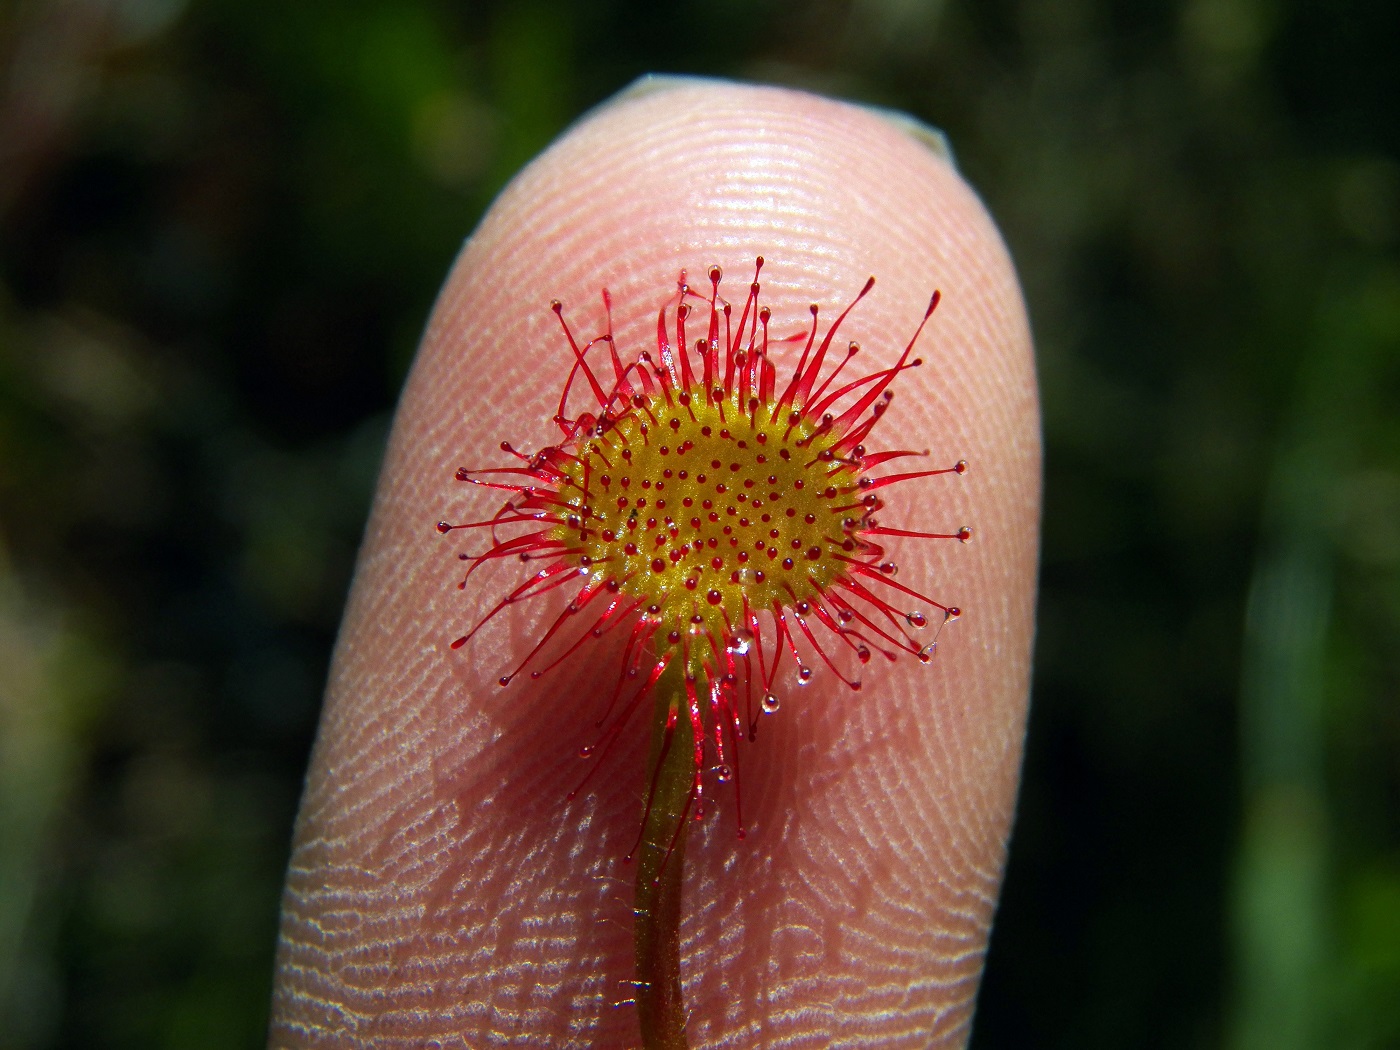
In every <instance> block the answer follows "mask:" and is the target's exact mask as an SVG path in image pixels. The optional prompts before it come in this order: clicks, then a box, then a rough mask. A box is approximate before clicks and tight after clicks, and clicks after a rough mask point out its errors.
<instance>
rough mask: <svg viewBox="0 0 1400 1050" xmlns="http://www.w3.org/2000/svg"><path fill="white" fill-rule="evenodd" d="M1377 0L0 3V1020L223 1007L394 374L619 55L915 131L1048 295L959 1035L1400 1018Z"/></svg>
mask: <svg viewBox="0 0 1400 1050" xmlns="http://www.w3.org/2000/svg"><path fill="white" fill-rule="evenodd" d="M1398 40H1400V5H1395V4H1394V3H1392V2H1391V0H1351V2H1347V3H1306V2H1304V0H1152V2H1146V3H1127V2H1121V0H1120V2H1117V3H1114V2H1110V0H946V2H939V0H929V2H926V3H920V2H918V0H841V2H838V0H818V2H813V3H795V2H784V0H766V2H763V3H740V2H739V0H711V2H710V3H708V4H706V5H702V6H700V7H695V6H694V5H689V6H687V5H679V4H657V3H644V2H642V0H595V2H593V3H590V4H587V5H576V4H571V3H565V2H563V0H555V2H550V0H524V2H518V3H505V2H501V3H492V4H474V3H455V4H454V3H448V2H447V0H393V2H390V0H336V2H331V0H301V2H298V3H296V4H280V3H273V2H271V0H188V2H186V0H5V2H4V3H0V78H2V79H0V1046H4V1047H16V1048H25V1050H29V1048H50V1047H52V1048H58V1047H83V1048H102V1047H142V1048H150V1047H168V1048H186V1047H188V1048H196V1047H198V1048H200V1050H209V1048H215V1050H217V1048H221V1047H230V1048H233V1047H254V1046H258V1045H261V1043H262V1040H263V1031H264V1026H265V1023H266V1010H267V1000H268V989H269V980H270V973H271V952H272V945H273V939H274V931H275V925H276V909H277V897H278V892H279V884H280V878H281V870H282V866H283V864H284V863H285V858H286V850H287V841H288V836H289V832H290V825H291V820H292V816H293V813H294V808H295V804H296V798H297V793H298V790H299V786H300V778H301V774H302V769H303V767H304V763H305V760H306V755H307V749H308V746H309V742H310V737H311V733H312V731H313V728H314V723H315V716H316V706H317V698H318V693H319V690H320V686H321V682H322V679H323V676H324V670H325V664H326V660H327V654H328V651H329V645H330V642H331V639H332V636H333V632H334V630H335V626H336V622H337V617H338V615H339V609H340V604H341V602H342V599H343V595H344V591H345V587H346V583H347V580H348V576H349V571H350V567H351V561H352V558H353V554H354V549H355V545H356V543H357V542H358V538H359V534H360V531H361V529H362V526H363V520H364V516H365V512H366V509H367V506H368V500H369V494H370V491H371V487H372V484H373V479H374V475H375V471H376V469H377V462H378V457H379V453H380V448H381V445H382V442H383V438H384V435H385V432H386V429H387V421H388V416H389V412H390V410H391V407H392V404H393V400H394V396H395V391H396V388H397V386H398V383H399V381H400V379H401V377H402V375H403V373H404V371H405V369H406V367H407V364H408V361H409V359H410V357H411V354H412V351H413V347H414V344H415V342H416V339H417V337H418V334H419V332H420V330H421V328H422V325H423V322H424V319H425V317H426V314H427V310H428V308H429V306H430V304H431V301H432V298H433V295H434V293H435V291H436V289H437V287H438V284H439V283H440V281H441V279H442V276H443V274H444V273H445V272H446V269H447V267H448V265H449V264H450V262H451V260H452V257H453V255H454V253H455V252H456V250H457V248H458V246H459V245H460V243H461V241H462V239H463V237H464V236H465V235H466V234H467V233H468V232H469V231H470V230H471V228H472V226H473V225H474V223H475V221H476V220H477V218H478V217H479V215H480V213H481V211H482V210H483V208H484V207H485V206H486V204H487V203H488V202H489V201H490V199H491V197H492V195H493V194H494V193H495V192H496V191H497V190H498V189H499V187H500V186H501V185H502V184H503V183H504V182H505V180H506V179H507V178H509V176H510V175H511V174H512V173H513V172H514V171H515V170H516V169H517V168H518V167H519V166H520V165H521V164H522V163H523V162H525V161H526V160H528V158H529V157H530V156H531V155H533V154H534V153H535V152H536V151H538V150H539V149H540V148H541V147H542V146H543V145H544V144H545V143H547V142H548V141H549V139H550V138H552V137H553V136H554V135H556V134H557V133H558V132H559V131H560V130H561V129H562V128H563V127H564V125H565V124H566V123H567V121H569V120H570V119H572V118H573V117H574V116H576V115H577V114H579V113H580V112H582V111H583V110H584V109H585V108H586V107H587V106H589V105H592V104H594V103H596V102H598V101H600V100H601V99H603V98H604V97H606V96H607V95H608V94H609V93H611V92H613V91H615V90H617V89H618V88H620V87H622V86H623V85H624V84H625V83H626V82H628V81H629V80H630V79H632V78H633V77H634V76H636V75H638V74H640V73H643V72H646V71H652V70H660V71H676V72H696V73H709V74H717V75H725V76H736V77H746V78H753V79H759V80H767V81H771V82H777V83H786V84H792V85H796V86H802V87H808V88H812V89H815V90H819V91H825V92H829V93H832V94H838V95H842V96H845V97H849V98H854V99H859V100H864V101H869V102H873V103H878V104H882V105H892V106H898V107H901V108H904V109H907V110H909V111H910V112H912V113H915V114H918V115H920V116H922V117H924V118H926V119H928V120H929V121H931V122H932V123H935V124H938V125H940V126H942V127H944V128H946V129H947V131H948V132H949V134H950V137H951V139H952V142H953V144H954V146H955V148H956V150H957V153H958V157H959V161H960V163H961V165H962V167H963V169H964V171H965V172H966V173H967V175H968V177H969V178H970V179H971V180H972V181H973V183H974V184H975V185H977V186H978V187H979V189H980V190H981V191H982V193H983V194H984V195H985V197H986V199H987V201H988V203H989V205H990V207H991V209H992V211H993V212H994V213H995V214H996V215H997V217H998V219H999V220H1000V221H1001V223H1002V226H1003V229H1004V231H1005V233H1006V236H1007V239H1008V241H1009V242H1010V244H1011V246H1012V249H1013V251H1014V253H1015V255H1016V257H1017V260H1018V263H1019V265H1020V267H1021V271H1022V274H1023V277H1024V280H1025V287H1026V292H1027V297H1028V300H1029V304H1030V309H1031V314H1032V318H1033V322H1034V324H1035V328H1036V332H1037V342H1038V347H1039V351H1040V355H1041V370H1042V380H1043V384H1044V398H1045V425H1046V437H1047V446H1048V461H1047V504H1046V519H1045V553H1044V568H1043V590H1042V602H1041V628H1040V630H1041V634H1040V639H1039V643H1038V652H1037V669H1036V682H1035V703H1034V709H1033V713H1032V720H1031V734H1030V742H1029V751H1028V758H1027V767H1026V779H1025V784H1024V787H1023V790H1022V805H1021V813H1020V816H1019V824H1018V830H1017V836H1016V840H1015V844H1014V850H1013V852H1012V856H1011V863H1010V868H1009V872H1008V881H1007V886H1006V894H1005V898H1004V903H1003V908H1002V911H1001V913H1000V915H999V919H998V925H997V928H996V931H995V934H994V937H993V943H992V949H991V955H990V959H989V965H988V973H987V979H986V982H985V985H984V989H983V994H982V999H981V1003H980V1007H979V1019H978V1025H977V1030H976V1033H975V1036H974V1046H976V1047H979V1048H991V1047H1000V1046H1005V1047H1031V1046H1066V1047H1070V1046H1072V1047H1078V1048H1082V1047H1121V1046H1142V1047H1156V1046H1161V1047H1201V1046H1231V1047H1239V1048H1252V1047H1263V1046H1268V1047H1294V1046H1296V1047H1304V1046H1327V1047H1357V1048H1362V1047H1396V1046H1400V259H1397V246H1400V122H1397V121H1396V119H1395V116H1394V115H1395V113H1397V112H1400V63H1397V62H1396V61H1395V58H1394V49H1395V44H1396V41H1398Z"/></svg>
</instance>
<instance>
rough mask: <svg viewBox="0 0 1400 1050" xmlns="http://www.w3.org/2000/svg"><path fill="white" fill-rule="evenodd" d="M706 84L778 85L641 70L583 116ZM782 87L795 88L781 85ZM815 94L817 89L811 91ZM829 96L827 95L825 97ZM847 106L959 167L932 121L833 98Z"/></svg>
mask: <svg viewBox="0 0 1400 1050" xmlns="http://www.w3.org/2000/svg"><path fill="white" fill-rule="evenodd" d="M707 84H715V85H722V84H730V85H746V86H751V87H779V85H765V84H753V83H752V82H747V81H741V80H728V79H726V78H724V77H704V76H693V75H687V74H676V73H644V74H643V75H642V76H639V77H638V78H637V79H636V80H634V81H632V83H630V84H628V85H627V86H626V87H625V88H623V89H622V90H621V91H619V92H617V94H615V95H612V96H610V97H609V98H606V99H604V100H603V101H602V102H600V103H598V105H597V106H595V107H594V108H593V109H592V110H590V111H589V112H588V113H587V114H585V118H587V117H591V116H593V115H595V114H597V113H600V112H602V111H603V110H605V109H611V108H612V107H613V106H616V105H619V104H620V103H623V102H630V101H632V100H633V99H638V98H642V97H644V96H646V95H656V94H661V93H662V92H666V91H675V90H677V89H679V88H685V87H700V86H704V85H707ZM781 90H788V91H796V90H800V89H797V88H781ZM813 94H816V92H813ZM828 97H829V96H828ZM835 101H837V102H843V103H845V104H846V105H848V106H854V107H856V108H857V109H863V110H865V112H867V113H872V114H874V115H875V116H877V117H879V118H880V119H881V120H883V121H885V122H886V123H889V124H892V125H894V126H895V127H896V128H898V129H899V130H900V131H902V132H904V133H905V134H906V135H908V136H909V137H910V138H911V139H913V140H914V141H915V142H917V143H919V144H920V145H922V146H924V147H925V148H927V149H928V150H929V151H930V152H932V153H933V154H935V155H936V156H939V157H941V158H943V160H945V161H947V162H948V163H949V164H950V165H952V166H953V167H954V168H956V167H957V166H958V161H957V158H956V157H954V155H953V147H952V145H951V144H950V143H949V142H948V136H947V135H945V134H944V133H943V130H942V129H941V128H936V127H934V126H933V125H932V124H927V123H925V122H924V121H922V120H920V119H919V118H918V117H915V116H911V115H910V114H908V113H905V112H904V111H903V110H900V109H891V108H890V107H888V106H874V105H870V104H869V103H865V102H850V101H848V100H846V99H836V100H835Z"/></svg>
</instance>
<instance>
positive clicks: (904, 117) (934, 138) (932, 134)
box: [852, 102, 958, 168]
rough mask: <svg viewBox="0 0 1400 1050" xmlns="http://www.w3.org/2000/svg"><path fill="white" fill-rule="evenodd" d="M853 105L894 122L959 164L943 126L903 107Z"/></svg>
mask: <svg viewBox="0 0 1400 1050" xmlns="http://www.w3.org/2000/svg"><path fill="white" fill-rule="evenodd" d="M852 105H854V106H857V107H859V108H860V109H863V110H865V111H866V112H867V113H873V114H875V116H877V117H879V118H881V119H882V120H885V121H887V122H889V123H890V124H893V125H894V126H895V127H897V128H898V129H899V130H900V131H902V132H904V133H905V134H906V135H908V136H909V137H910V138H911V139H913V140H914V141H915V142H918V143H920V144H922V145H924V146H926V147H928V149H929V150H931V151H932V152H933V153H935V154H937V155H938V156H940V157H942V158H943V159H944V160H946V161H947V162H948V163H949V164H950V165H952V166H953V167H954V168H956V167H957V166H958V159H957V157H955V156H953V145H952V143H950V142H949V141H948V136H947V135H946V134H944V132H943V129H942V128H936V127H934V126H933V125H932V124H927V123H925V122H924V121H922V120H920V119H919V118H918V117H915V116H911V115H910V114H908V113H905V112H904V110H902V109H890V108H889V107H888V106H871V105H867V104H866V103H864V102H853V103H852Z"/></svg>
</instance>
